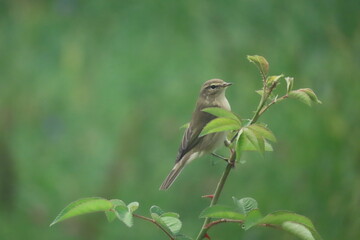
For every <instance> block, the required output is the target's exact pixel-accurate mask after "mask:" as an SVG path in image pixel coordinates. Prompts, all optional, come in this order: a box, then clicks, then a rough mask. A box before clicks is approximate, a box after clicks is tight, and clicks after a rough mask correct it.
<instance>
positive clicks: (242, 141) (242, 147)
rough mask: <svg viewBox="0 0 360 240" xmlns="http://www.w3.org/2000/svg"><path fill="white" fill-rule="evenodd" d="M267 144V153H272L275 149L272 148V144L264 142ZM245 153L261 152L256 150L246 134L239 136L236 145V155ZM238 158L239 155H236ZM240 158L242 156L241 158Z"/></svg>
mask: <svg viewBox="0 0 360 240" xmlns="http://www.w3.org/2000/svg"><path fill="white" fill-rule="evenodd" d="M264 144H265V146H264V147H265V151H267V152H272V151H273V147H272V146H271V144H270V143H269V142H268V141H267V140H265V141H264ZM243 151H259V150H258V149H257V148H255V146H254V145H253V144H252V143H251V142H250V141H249V139H248V138H247V137H246V136H245V134H241V135H240V136H239V139H238V142H237V145H236V154H238V153H240V155H241V152H243ZM236 157H237V158H238V155H236ZM239 157H240V156H239Z"/></svg>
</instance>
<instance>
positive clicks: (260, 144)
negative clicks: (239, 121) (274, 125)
mask: <svg viewBox="0 0 360 240" xmlns="http://www.w3.org/2000/svg"><path fill="white" fill-rule="evenodd" d="M244 134H245V136H246V137H247V139H248V140H249V142H250V143H251V144H252V145H253V146H254V147H255V149H256V151H258V152H260V153H261V154H262V153H263V152H264V151H265V141H264V138H263V137H262V136H261V135H260V134H258V133H257V132H255V131H254V130H252V129H251V128H248V127H246V128H244Z"/></svg>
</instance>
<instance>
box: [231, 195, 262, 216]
mask: <svg viewBox="0 0 360 240" xmlns="http://www.w3.org/2000/svg"><path fill="white" fill-rule="evenodd" d="M233 201H234V203H235V206H236V207H237V208H238V209H239V212H240V213H241V214H243V215H247V214H248V213H249V212H250V211H252V210H254V209H257V208H258V204H257V201H256V200H255V199H253V198H251V197H246V198H241V199H237V198H236V197H233Z"/></svg>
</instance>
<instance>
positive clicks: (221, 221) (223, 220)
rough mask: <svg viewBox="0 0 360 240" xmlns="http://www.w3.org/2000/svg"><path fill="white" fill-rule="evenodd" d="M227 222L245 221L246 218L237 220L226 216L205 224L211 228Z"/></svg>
mask: <svg viewBox="0 0 360 240" xmlns="http://www.w3.org/2000/svg"><path fill="white" fill-rule="evenodd" d="M226 222H233V223H244V220H235V219H226V218H223V219H220V220H216V221H213V222H211V223H209V224H208V225H206V226H205V228H207V229H209V228H211V227H213V226H215V225H217V224H219V223H226Z"/></svg>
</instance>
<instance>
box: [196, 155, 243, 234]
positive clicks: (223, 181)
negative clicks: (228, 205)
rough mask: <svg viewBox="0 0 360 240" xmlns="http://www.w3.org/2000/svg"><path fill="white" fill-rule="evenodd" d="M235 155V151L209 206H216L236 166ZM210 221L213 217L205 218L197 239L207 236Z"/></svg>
mask: <svg viewBox="0 0 360 240" xmlns="http://www.w3.org/2000/svg"><path fill="white" fill-rule="evenodd" d="M235 157H236V153H235V152H233V153H232V155H231V157H230V160H229V163H228V164H227V165H226V168H225V171H224V172H223V175H222V176H221V178H220V180H219V183H218V185H217V187H216V190H215V193H214V197H213V198H212V200H211V203H210V206H209V207H212V206H214V205H215V204H216V203H217V202H218V200H219V197H220V194H221V192H222V190H223V188H224V185H225V182H226V179H227V178H228V176H229V173H230V171H231V169H232V168H233V167H234V162H235ZM210 221H211V218H209V217H207V218H205V220H204V223H203V226H202V227H201V230H200V232H199V235H198V236H197V238H196V240H201V239H203V238H204V237H205V234H206V233H207V231H208V228H207V225H208V224H209V223H210Z"/></svg>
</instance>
